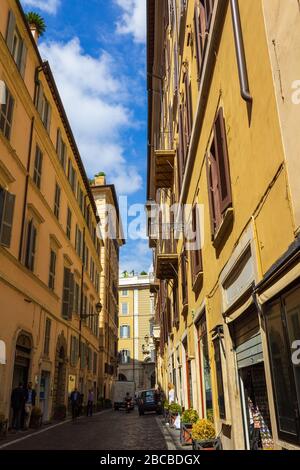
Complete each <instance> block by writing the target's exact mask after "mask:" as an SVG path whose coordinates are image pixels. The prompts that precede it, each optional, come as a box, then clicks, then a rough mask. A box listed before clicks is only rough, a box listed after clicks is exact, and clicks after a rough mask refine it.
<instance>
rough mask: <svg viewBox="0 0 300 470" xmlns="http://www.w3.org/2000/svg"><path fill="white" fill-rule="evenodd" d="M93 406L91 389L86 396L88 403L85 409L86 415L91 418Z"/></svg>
mask: <svg viewBox="0 0 300 470" xmlns="http://www.w3.org/2000/svg"><path fill="white" fill-rule="evenodd" d="M93 406H94V392H93V390H92V389H90V390H89V394H88V402H87V407H86V415H87V416H92V415H93Z"/></svg>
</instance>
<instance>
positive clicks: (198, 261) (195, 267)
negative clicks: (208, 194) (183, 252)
mask: <svg viewBox="0 0 300 470" xmlns="http://www.w3.org/2000/svg"><path fill="white" fill-rule="evenodd" d="M192 230H193V232H194V233H195V242H197V241H198V243H200V244H201V239H200V225H199V217H198V210H197V204H195V205H194V207H193V210H192ZM191 261H192V263H191V264H192V279H193V283H194V282H195V280H196V277H197V275H198V274H199V273H201V272H202V271H203V266H202V250H201V245H200V246H199V248H196V249H194V250H192V256H191Z"/></svg>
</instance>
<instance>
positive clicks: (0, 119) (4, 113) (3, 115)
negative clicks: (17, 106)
mask: <svg viewBox="0 0 300 470" xmlns="http://www.w3.org/2000/svg"><path fill="white" fill-rule="evenodd" d="M14 103H15V102H14V99H13V97H12V95H11V93H10V91H9V89H8V88H7V86H5V103H3V104H1V112H0V131H1V132H2V133H3V135H4V137H6V138H7V139H8V140H10V136H11V126H12V119H13V110H14Z"/></svg>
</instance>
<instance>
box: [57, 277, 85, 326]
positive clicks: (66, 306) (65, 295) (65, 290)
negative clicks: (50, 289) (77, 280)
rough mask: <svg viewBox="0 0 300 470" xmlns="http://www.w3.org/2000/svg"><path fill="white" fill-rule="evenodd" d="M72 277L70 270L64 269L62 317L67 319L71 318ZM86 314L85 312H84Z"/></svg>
mask: <svg viewBox="0 0 300 470" xmlns="http://www.w3.org/2000/svg"><path fill="white" fill-rule="evenodd" d="M70 275H71V272H70V270H69V269H68V268H64V287H63V299H62V316H63V317H64V318H65V319H68V318H69V302H70ZM84 313H85V312H84Z"/></svg>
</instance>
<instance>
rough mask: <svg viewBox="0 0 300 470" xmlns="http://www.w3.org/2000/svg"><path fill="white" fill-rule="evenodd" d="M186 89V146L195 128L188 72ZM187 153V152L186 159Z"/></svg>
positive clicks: (185, 79) (185, 78)
mask: <svg viewBox="0 0 300 470" xmlns="http://www.w3.org/2000/svg"><path fill="white" fill-rule="evenodd" d="M184 91H185V134H186V146H187V147H188V145H189V143H190V140H191V135H192V129H193V107H192V88H191V82H190V79H189V74H188V72H186V73H185V75H184ZM186 157H187V155H186V154H185V159H186Z"/></svg>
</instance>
